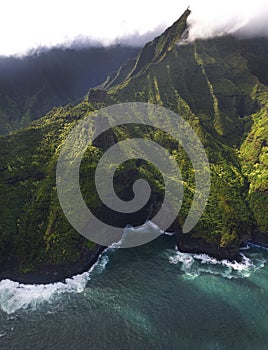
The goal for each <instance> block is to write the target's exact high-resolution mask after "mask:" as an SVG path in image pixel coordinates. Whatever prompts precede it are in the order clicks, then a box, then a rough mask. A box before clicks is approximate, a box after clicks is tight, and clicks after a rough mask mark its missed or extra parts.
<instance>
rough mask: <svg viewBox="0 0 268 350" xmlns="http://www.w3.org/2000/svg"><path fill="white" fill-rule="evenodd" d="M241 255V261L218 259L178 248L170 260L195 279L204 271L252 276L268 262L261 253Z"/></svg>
mask: <svg viewBox="0 0 268 350" xmlns="http://www.w3.org/2000/svg"><path fill="white" fill-rule="evenodd" d="M244 250H245V249H244ZM169 252H170V251H169ZM240 255H241V261H240V262H238V261H229V260H217V259H215V258H212V257H210V256H208V255H207V254H190V253H181V252H180V251H178V250H177V251H172V252H170V254H169V262H170V264H173V265H178V264H179V265H180V270H181V271H183V272H184V277H185V278H187V279H194V278H196V277H198V276H200V275H201V274H203V273H207V274H213V275H221V276H222V277H224V278H228V279H231V278H245V277H250V276H251V275H252V273H253V272H255V271H256V270H258V269H260V268H262V267H264V264H265V263H266V259H265V258H263V257H262V256H259V255H255V254H254V255H252V256H250V257H248V256H246V255H245V254H242V253H240Z"/></svg>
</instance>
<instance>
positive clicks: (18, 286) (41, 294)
mask: <svg viewBox="0 0 268 350" xmlns="http://www.w3.org/2000/svg"><path fill="white" fill-rule="evenodd" d="M109 249H112V248H107V249H106V250H105V251H104V252H103V253H102V254H101V255H100V256H99V259H98V260H97V262H96V263H95V264H94V265H93V266H92V267H91V269H90V270H89V271H87V272H84V273H82V274H80V275H76V276H73V277H72V278H67V279H66V280H65V282H57V283H51V284H39V285H37V284H35V285H30V284H22V283H18V282H14V281H11V280H8V279H6V280H2V281H1V282H0V307H1V309H2V310H3V311H4V312H6V313H7V314H11V313H14V312H15V311H17V310H19V309H26V308H28V307H31V308H32V309H35V308H36V307H37V305H39V304H41V303H43V302H49V301H50V300H52V299H53V298H54V297H56V296H59V295H61V294H64V293H81V292H83V291H84V290H85V288H86V285H87V283H88V281H89V280H90V279H91V277H92V276H93V275H94V274H96V273H101V272H102V271H103V270H104V269H105V267H106V265H107V263H108V261H109V257H108V255H107V252H108V251H109Z"/></svg>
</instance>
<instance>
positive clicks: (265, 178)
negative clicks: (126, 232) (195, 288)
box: [0, 12, 268, 272]
mask: <svg viewBox="0 0 268 350" xmlns="http://www.w3.org/2000/svg"><path fill="white" fill-rule="evenodd" d="M187 14H188V12H186V13H185V16H182V17H181V18H180V20H179V21H180V23H179V24H180V26H179V27H180V32H179V33H178V32H177V31H176V33H174V37H176V40H177V39H179V38H181V37H182V36H183V35H184V33H185V29H186V28H187V27H186V23H187V17H188V15H187ZM175 27H176V26H175ZM170 28H172V27H170ZM173 28H174V27H173ZM176 28H177V27H176ZM170 30H171V29H169V32H168V33H170ZM178 34H179V35H178ZM163 35H164V34H162V36H160V37H162V39H163V38H164V37H165V36H163ZM172 37H173V36H172ZM162 39H161V40H162ZM168 43H169V41H168V40H167V45H166V47H169V45H168ZM176 43H177V41H176ZM176 43H174V45H173V47H172V49H171V50H167V51H166V52H165V55H164V57H162V54H161V55H160V56H161V57H160V56H157V57H160V58H161V59H160V60H158V61H157V62H151V63H150V62H149V64H148V62H147V61H146V60H144V61H143V62H147V63H146V64H145V65H143V64H142V65H140V67H141V69H138V70H137V71H136V70H135V68H133V69H134V70H133V69H132V71H133V72H135V74H133V75H129V74H130V73H129V69H128V68H126V67H125V68H121V72H122V70H125V72H123V73H124V74H122V75H121V76H120V73H118V77H117V80H114V83H115V84H111V85H110V86H109V85H107V89H106V90H107V96H106V97H105V99H104V100H103V101H91V100H90V94H89V95H87V97H86V98H85V100H84V101H82V102H81V103H79V104H78V105H76V106H73V107H72V106H65V107H61V108H55V109H53V110H51V111H50V112H49V113H48V114H47V115H46V117H44V118H41V119H40V120H38V121H36V122H34V123H33V124H31V125H30V126H29V127H27V128H25V129H22V130H19V131H17V132H14V133H13V134H11V135H9V136H2V137H0V146H1V147H0V150H1V153H0V161H1V164H2V166H1V169H0V175H1V176H0V195H1V198H3V199H4V203H3V208H4V210H3V212H2V213H1V214H0V236H1V241H0V257H1V263H2V270H3V271H5V269H6V267H5V266H8V265H9V264H10V259H11V260H12V259H14V261H16V264H17V266H18V268H19V269H20V270H21V271H22V272H26V271H29V270H34V269H36V268H37V267H39V266H44V265H46V264H53V265H55V266H59V265H60V264H65V263H67V262H68V263H69V262H72V261H73V262H75V261H78V260H79V257H80V255H81V251H83V250H84V249H89V250H91V249H92V250H94V249H95V248H93V247H94V244H92V243H90V242H87V241H85V240H84V239H83V238H82V237H81V236H79V235H78V233H76V232H75V231H74V230H73V229H72V227H71V226H70V225H69V223H68V222H67V220H66V219H65V217H64V215H63V213H62V210H61V208H60V205H59V202H58V199H57V194H56V186H55V166H56V161H57V157H58V154H59V150H60V149H61V147H62V145H63V143H64V140H65V138H66V136H67V134H68V132H69V131H70V130H71V129H72V127H73V126H74V125H75V124H76V123H77V122H78V121H79V120H80V119H81V118H84V117H85V116H87V115H90V113H92V112H93V111H94V110H95V109H99V108H101V107H105V106H108V105H112V104H115V103H122V102H132V101H137V102H147V103H154V104H158V105H162V106H164V107H166V108H169V109H170V110H172V111H174V112H176V113H178V114H180V115H181V116H182V117H183V118H184V119H185V120H187V121H188V122H189V124H190V125H191V126H192V127H193V129H194V130H195V132H196V133H197V134H198V136H199V138H200V140H201V141H202V143H203V145H204V147H205V150H206V152H207V155H208V158H209V161H210V167H211V178H212V187H211V194H210V198H209V201H208V205H207V207H206V210H205V212H204V214H203V216H202V218H201V220H200V222H199V223H198V225H197V226H196V228H195V229H194V230H193V231H192V232H190V233H189V234H182V232H181V227H182V225H183V222H184V220H185V218H186V217H187V213H188V211H189V208H190V206H191V201H192V197H193V195H192V194H193V192H194V177H193V171H192V170H191V162H190V160H189V159H188V158H187V155H186V154H185V152H184V150H183V149H182V148H181V146H180V145H179V144H178V143H176V142H174V141H172V140H170V139H169V138H168V137H167V136H166V135H164V134H163V133H161V132H159V131H155V130H152V129H150V128H146V129H143V128H140V127H139V128H136V129H135V128H133V129H126V128H125V127H123V126H122V127H119V128H116V129H115V130H113V131H112V133H110V134H108V135H106V136H105V135H104V136H102V138H101V139H100V140H99V141H98V143H97V144H96V145H93V146H91V147H90V148H89V150H88V152H87V153H86V154H85V160H86V161H87V163H86V162H85V163H83V162H82V165H81V190H82V193H83V196H84V198H85V200H86V203H87V204H88V206H89V207H90V208H93V209H94V210H95V212H96V214H98V215H100V216H102V217H111V216H112V215H111V213H110V212H107V211H106V209H105V208H104V207H103V206H102V204H101V202H100V200H99V198H98V196H97V193H96V191H95V190H94V176H93V175H94V169H93V168H92V167H93V165H94V164H97V163H98V160H99V159H100V157H101V154H102V153H103V152H104V150H105V149H106V148H107V147H108V146H109V145H110V143H111V141H112V142H114V141H119V140H121V139H122V138H124V137H135V136H136V135H137V133H138V135H139V136H143V137H146V138H150V139H151V140H153V141H155V142H157V143H159V144H161V145H163V146H164V147H165V148H167V149H168V150H169V151H170V153H171V155H172V157H173V158H174V159H175V160H176V161H177V162H178V164H179V165H180V168H181V171H182V174H183V180H184V183H185V198H184V203H183V206H182V210H181V212H180V214H179V216H178V218H177V220H176V222H175V223H174V225H173V229H174V230H175V231H176V232H177V239H178V247H179V249H180V250H182V251H189V252H190V251H193V252H202V253H209V254H211V255H213V256H216V257H217V258H220V259H222V258H229V259H238V258H239V248H240V245H241V244H243V243H245V242H246V241H247V240H249V239H253V240H254V239H256V241H259V242H260V241H261V242H262V243H265V244H268V215H265V213H267V212H268V211H266V208H267V209H268V196H267V193H268V188H267V184H268V163H267V154H268V153H267V144H268V131H267V128H268V126H267V109H268V88H267V86H265V85H263V84H262V83H261V82H260V81H259V79H258V77H257V76H255V75H254V74H252V63H251V64H249V63H248V58H247V57H248V56H252V55H254V54H255V51H254V50H252V49H251V44H247V45H246V44H245V42H243V43H242V42H240V41H239V40H238V39H235V38H233V37H222V38H214V39H210V40H200V41H196V42H194V43H189V44H187V45H180V46H178V45H176ZM243 45H244V46H243ZM267 45H268V41H267ZM242 46H243V48H242ZM253 46H254V45H253ZM153 51H154V50H153ZM245 51H247V52H248V53H247V55H246V54H245ZM159 52H160V53H162V51H161V50H160V51H159ZM246 56H247V57H246ZM138 57H141V54H140V55H139V56H138ZM138 60H139V59H137V60H136V62H137V61H138ZM254 60H255V59H252V58H251V62H253V61H254ZM256 60H257V59H256ZM132 64H133V62H132ZM136 67H137V64H136ZM126 73H127V74H126ZM115 77H116V73H115V74H114V78H115ZM124 77H125V79H124ZM111 81H112V80H111ZM116 82H118V84H116ZM108 87H109V88H108ZM102 88H105V85H103V86H102ZM86 164H88V165H86ZM122 171H123V174H124V176H123V175H122V174H121V175H120V174H118V175H117V176H116V177H115V188H116V190H117V192H118V195H119V196H120V197H121V198H125V199H126V200H127V198H128V196H129V190H130V187H131V186H130V182H132V181H135V180H136V179H137V178H139V177H138V174H142V176H143V178H145V179H146V180H148V181H149V183H150V184H151V186H152V188H153V190H154V191H153V197H152V207H153V212H154V211H157V208H159V205H160V203H161V198H162V197H161V196H162V194H163V193H162V186H161V178H160V177H158V175H157V172H156V171H155V169H152V168H151V167H150V166H149V165H148V164H143V163H135V162H131V163H130V164H128V165H125V167H123V170H122ZM87 173H89V174H90V176H89V177H88V176H86V174H87ZM127 176H129V180H128V179H127ZM153 212H151V211H150V210H149V208H148V207H146V208H145V209H144V211H143V212H142V213H141V217H139V218H137V217H133V221H132V222H127V220H128V218H127V217H122V218H120V219H117V220H118V222H120V221H121V224H122V225H124V224H127V223H131V224H133V225H137V224H141V222H139V220H141V219H144V220H145V219H146V218H148V216H150V215H152V214H153ZM7 251H8V252H9V254H8V255H7V253H6V252H7Z"/></svg>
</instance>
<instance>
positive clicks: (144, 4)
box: [0, 0, 268, 55]
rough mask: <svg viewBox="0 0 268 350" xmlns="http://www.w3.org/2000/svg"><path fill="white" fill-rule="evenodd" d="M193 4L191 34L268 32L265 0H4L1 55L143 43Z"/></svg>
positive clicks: (0, 11)
mask: <svg viewBox="0 0 268 350" xmlns="http://www.w3.org/2000/svg"><path fill="white" fill-rule="evenodd" d="M189 5H190V9H191V10H192V14H191V16H190V18H189V22H190V24H191V31H190V36H191V39H192V40H194V39H196V38H207V37H213V36H216V35H222V34H223V33H233V32H235V33H239V35H243V36H245V35H246V36H255V35H267V36H268V20H267V18H268V1H267V0H254V1H247V0H233V1H227V0H225V1H221V0H219V1H217V0H214V1H213V0H186V1H185V0H165V1H160V0H159V1H156V0H132V1H128V0H45V1H44V0H38V1H37V0H0V55H23V54H25V53H27V52H28V51H29V50H33V49H34V50H35V49H38V48H40V47H55V46H59V45H64V46H70V45H71V44H72V43H73V42H74V41H79V42H84V43H85V44H88V45H97V44H101V45H105V46H107V45H111V44H116V43H124V44H130V45H133V46H141V45H143V44H144V43H145V42H147V41H148V40H151V39H153V37H154V36H156V35H159V34H160V33H161V32H162V31H163V30H164V29H165V28H166V27H167V26H170V25H172V23H173V22H175V21H176V20H177V19H178V18H179V17H180V15H181V14H182V13H183V12H184V11H185V10H186V8H187V7H188V6H189Z"/></svg>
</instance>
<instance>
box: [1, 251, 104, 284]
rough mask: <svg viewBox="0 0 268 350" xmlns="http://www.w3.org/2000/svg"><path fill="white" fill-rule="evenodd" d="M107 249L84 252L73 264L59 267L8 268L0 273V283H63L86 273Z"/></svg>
mask: <svg viewBox="0 0 268 350" xmlns="http://www.w3.org/2000/svg"><path fill="white" fill-rule="evenodd" d="M106 248H107V247H103V246H97V247H96V249H95V250H94V251H92V250H86V251H84V252H83V253H82V254H81V257H80V259H79V260H78V261H77V262H75V263H66V264H61V265H43V266H40V267H38V268H37V269H36V270H34V271H31V272H26V273H23V272H19V271H18V269H17V267H15V266H14V265H13V266H11V265H10V266H9V267H8V269H7V270H6V271H3V272H0V281H2V280H5V279H9V280H12V281H14V282H18V283H22V284H32V285H34V284H39V285H42V284H52V283H57V282H65V280H66V279H67V278H72V277H73V276H75V275H80V274H82V273H84V272H86V271H88V270H89V269H90V268H91V267H92V266H93V265H94V264H95V263H96V262H97V260H98V258H99V257H100V255H101V254H102V252H103V251H104V250H105V249H106Z"/></svg>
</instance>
